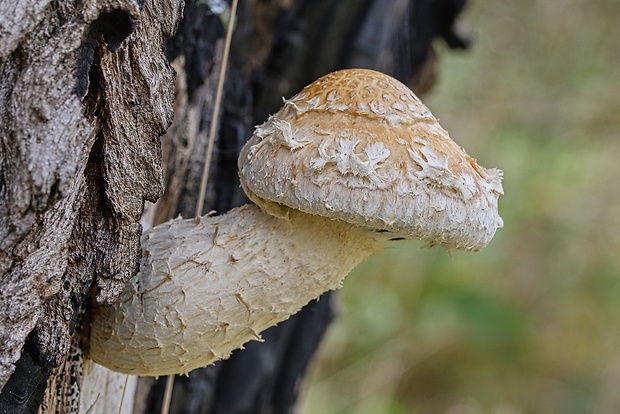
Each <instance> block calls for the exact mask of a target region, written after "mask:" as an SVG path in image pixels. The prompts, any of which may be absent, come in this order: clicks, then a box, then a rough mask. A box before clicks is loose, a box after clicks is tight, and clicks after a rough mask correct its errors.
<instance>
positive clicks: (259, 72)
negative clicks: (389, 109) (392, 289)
mask: <svg viewBox="0 0 620 414" xmlns="http://www.w3.org/2000/svg"><path fill="white" fill-rule="evenodd" d="M464 3H465V0H461V1H459V0H246V1H241V2H240V9H239V11H238V13H237V18H238V20H237V24H236V31H235V36H234V39H233V47H232V50H231V57H230V69H229V71H228V74H227V78H226V84H225V99H224V104H223V111H222V115H221V124H220V128H219V134H218V139H217V142H216V151H215V153H214V158H213V162H212V166H211V169H210V179H209V187H208V189H207V193H206V196H205V211H208V210H211V209H214V210H216V211H218V212H225V211H227V210H228V209H230V208H231V207H233V206H236V205H239V204H242V203H244V202H245V201H246V200H245V197H244V195H243V193H242V191H241V190H240V188H239V185H238V181H237V168H236V158H237V153H238V151H239V149H240V148H241V146H242V145H243V143H244V142H245V140H246V139H248V138H249V137H250V135H251V132H252V126H253V125H255V124H258V123H261V122H263V121H264V120H265V119H266V117H267V115H268V114H270V113H273V112H275V111H276V110H277V109H278V108H279V106H280V105H281V98H282V96H286V97H290V96H291V95H292V94H294V93H295V92H297V91H298V90H299V89H301V88H302V87H303V86H304V85H306V84H307V83H310V82H311V81H313V80H314V79H315V78H317V77H319V76H321V75H323V74H325V73H327V72H329V71H332V70H336V69H339V68H343V67H369V68H375V69H379V70H382V71H384V72H386V73H388V74H391V75H393V76H395V77H397V78H399V79H400V80H402V81H404V82H406V83H408V84H409V85H410V86H411V87H412V88H413V89H414V91H416V92H424V91H425V90H427V89H428V88H429V86H430V85H431V84H432V81H433V79H434V76H433V75H434V70H433V67H434V64H435V61H436V60H435V58H434V53H433V50H432V41H433V39H435V38H437V37H442V38H444V39H445V40H446V41H447V42H448V44H449V45H450V46H452V47H464V46H465V41H464V40H463V39H462V37H460V36H459V35H458V34H457V33H455V32H454V31H453V30H452V29H453V27H454V25H453V23H454V19H455V17H456V16H457V15H458V13H459V12H460V10H461V8H462V7H463V5H464ZM220 5H221V2H218V1H216V0H212V1H204V0H190V1H187V2H186V5H185V17H184V18H183V20H182V21H181V23H180V25H179V30H178V31H177V34H176V35H175V36H174V37H173V38H171V39H169V40H168V41H165V38H166V37H168V36H172V35H173V33H174V31H175V29H176V27H177V24H178V23H179V21H180V19H181V14H182V12H183V6H184V4H183V2H181V1H179V0H80V1H78V0H69V1H59V0H27V1H24V2H20V4H19V5H17V6H14V5H13V2H9V1H8V0H0V33H1V37H0V120H1V121H0V138H1V141H0V274H1V275H2V284H1V285H0V287H1V290H0V298H1V299H2V300H1V301H0V312H1V315H2V317H3V319H2V322H1V324H0V343H2V344H3V348H2V350H1V351H0V389H1V388H2V387H4V389H3V390H2V393H0V411H1V410H4V411H1V412H26V411H27V410H30V411H36V410H37V406H38V405H39V403H40V402H41V401H42V400H43V399H44V398H43V392H44V389H45V388H46V384H47V394H46V395H47V397H46V398H45V399H44V404H43V406H42V408H41V411H42V412H54V411H60V412H77V410H78V407H79V398H80V387H81V386H82V384H81V376H82V373H83V367H82V365H81V361H82V348H83V346H87V344H83V342H82V340H81V338H82V337H83V335H82V334H83V330H84V326H85V323H84V320H85V318H86V319H87V316H88V315H87V313H88V309H89V308H90V307H91V306H92V305H93V304H95V303H96V304H105V303H111V302H113V301H114V300H115V299H116V297H117V296H118V294H119V292H120V290H121V289H122V287H123V285H124V284H125V282H126V281H127V280H128V279H129V278H130V277H131V276H132V275H133V274H134V273H135V272H136V271H137V266H138V263H139V259H140V248H139V237H140V234H141V231H142V227H141V225H140V222H139V220H140V216H141V214H142V210H143V205H144V201H145V200H148V201H153V202H155V201H156V200H157V199H158V198H159V197H160V195H161V197H160V198H159V201H158V203H157V204H156V205H155V206H154V207H152V208H150V209H149V211H148V217H150V220H151V221H152V223H155V224H156V223H159V222H162V221H165V220H167V219H169V218H171V217H174V216H176V215H178V214H182V215H183V216H186V217H191V216H193V215H194V209H195V205H196V202H197V195H198V186H199V182H200V175H201V173H202V167H203V163H204V153H205V149H206V145H207V144H206V139H207V133H206V131H208V129H209V124H210V122H211V114H212V109H213V97H214V92H215V87H216V82H217V77H218V69H219V65H220V63H221V50H222V47H223V37H224V27H225V26H224V24H225V22H226V11H225V10H224V11H223V12H220V10H217V7H219V6H220ZM216 6H217V7H216ZM164 43H165V45H166V56H164V53H163V50H164V48H163V45H164ZM168 62H171V63H170V64H169V63H168ZM171 66H172V67H174V69H175V71H176V73H177V77H176V81H175V79H174V76H173V71H172V69H171ZM173 99H174V106H173ZM173 109H174V122H173V123H172V126H171V127H170V128H169V129H168V132H167V133H166V135H165V136H164V137H163V138H162V140H161V142H160V136H161V135H163V134H164V132H165V131H166V129H167V128H168V127H169V125H170V123H171V122H172V116H173ZM162 149H163V159H162V156H161V154H162ZM162 165H163V170H162ZM163 183H165V184H166V185H165V190H164V186H163ZM333 314H334V311H333V308H332V307H331V300H330V296H329V295H327V296H325V297H324V298H322V299H321V300H320V301H318V302H315V303H312V304H310V305H309V306H308V308H306V309H305V310H304V311H302V312H300V313H299V314H298V315H295V316H294V317H293V318H291V319H290V320H289V321H287V322H286V323H283V324H280V325H279V326H278V327H277V328H272V329H270V330H268V331H267V332H265V333H264V335H263V337H264V338H265V339H266V341H265V343H262V344H261V343H251V344H249V345H248V346H247V347H246V350H245V351H243V352H235V353H234V354H233V356H232V358H231V359H229V360H227V361H222V362H220V363H217V364H216V365H215V366H212V367H208V368H206V369H202V370H196V371H194V372H192V373H191V374H190V376H189V377H183V378H180V379H177V382H176V386H175V390H174V395H173V405H172V409H171V412H173V413H174V412H185V413H198V412H210V413H216V412H226V413H263V412H288V411H290V410H291V409H292V407H293V406H294V403H295V400H296V395H297V386H298V384H299V382H300V380H301V379H302V378H303V375H304V372H305V369H306V367H307V364H308V363H309V361H310V359H311V357H312V355H313V353H314V351H315V349H316V347H317V345H318V343H319V341H320V338H321V337H322V334H323V333H324V331H325V329H326V327H327V326H328V324H329V321H330V320H331V319H332V318H333ZM71 344H73V345H71ZM70 350H71V351H70ZM54 369H56V375H54V376H52V377H49V376H50V374H51V373H52V371H53V370H54ZM48 377H49V378H48ZM9 378H10V379H9ZM5 384H6V385H5ZM162 387H163V381H161V380H160V381H155V380H149V379H141V380H140V384H139V386H138V396H137V401H136V407H142V408H136V410H135V412H157V411H156V410H157V409H158V407H159V406H160V405H161V397H160V395H161V389H162ZM100 398H103V397H100ZM95 400H96V398H95ZM108 402H109V401H108ZM109 407H113V404H112V403H110V405H109ZM86 409H88V407H86ZM83 410H84V408H83Z"/></svg>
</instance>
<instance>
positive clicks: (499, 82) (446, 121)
mask: <svg viewBox="0 0 620 414" xmlns="http://www.w3.org/2000/svg"><path fill="white" fill-rule="evenodd" d="M463 20H465V21H467V22H468V23H469V24H470V25H471V26H472V29H473V31H474V35H475V43H474V45H473V48H472V49H471V50H470V51H468V52H467V53H455V52H449V53H448V52H447V51H446V53H443V51H442V53H441V56H442V65H441V76H440V79H439V83H438V85H437V87H436V88H435V90H434V91H433V92H432V94H431V95H430V96H427V97H425V102H426V103H427V105H428V106H429V107H430V108H431V110H432V112H433V113H434V115H435V116H437V117H438V118H440V119H441V123H442V125H443V126H444V127H445V128H446V129H447V130H448V131H449V132H450V135H451V136H452V138H453V139H454V140H455V141H457V142H458V143H459V144H460V145H461V146H463V147H464V148H466V150H467V152H468V153H469V154H470V155H472V156H473V157H475V158H476V159H478V161H479V163H480V164H481V165H483V166H485V167H498V168H500V169H502V170H504V190H505V193H506V194H505V196H503V197H502V198H501V199H500V213H501V215H502V216H503V218H504V221H505V227H504V228H503V229H500V230H499V231H498V233H497V235H496V236H495V239H494V240H493V241H492V242H491V244H490V245H489V246H488V247H487V248H486V249H485V250H483V251H482V252H479V253H454V254H452V255H450V254H449V253H447V252H446V251H444V250H441V249H426V248H423V245H422V244H421V243H416V242H400V243H397V244H394V245H392V246H389V247H388V248H387V249H386V251H385V252H383V253H382V254H378V255H375V256H373V257H372V258H371V259H370V260H368V261H367V262H366V263H364V264H363V265H361V266H360V267H359V268H358V269H356V270H355V271H354V273H353V274H351V275H350V276H349V277H348V278H347V279H346V280H345V285H344V289H342V290H341V291H340V293H339V302H340V316H339V319H338V320H337V322H336V323H335V324H334V326H332V328H331V329H330V331H329V333H328V335H327V337H326V339H325V341H324V343H323V345H322V348H321V353H320V355H319V356H318V357H317V359H316V361H315V364H314V366H313V367H312V371H311V375H310V380H309V381H308V383H307V384H305V387H304V389H305V391H304V398H303V402H302V412H304V413H307V414H314V413H325V414H329V413H363V414H375V413H399V414H400V413H407V414H408V413H447V414H470V413H471V414H475V413H493V414H521V413H544V414H546V413H562V414H572V413H575V414H583V413H610V414H611V413H620V139H619V136H618V135H619V131H620V1H618V0H598V1H587V0H563V1H553V0H539V1H536V0H519V1H491V0H474V1H472V2H471V5H470V7H469V9H468V11H467V13H466V14H465V16H464V19H463ZM438 46H440V45H438ZM440 49H441V47H440Z"/></svg>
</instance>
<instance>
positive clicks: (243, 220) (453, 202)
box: [89, 69, 502, 376]
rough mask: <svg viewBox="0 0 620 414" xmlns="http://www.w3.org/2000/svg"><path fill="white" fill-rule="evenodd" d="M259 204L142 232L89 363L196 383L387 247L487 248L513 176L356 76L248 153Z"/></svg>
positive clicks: (305, 98)
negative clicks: (192, 378) (195, 373)
mask: <svg viewBox="0 0 620 414" xmlns="http://www.w3.org/2000/svg"><path fill="white" fill-rule="evenodd" d="M238 164H239V170H240V178H241V183H242V186H243V188H244V190H245V191H246V193H247V194H248V196H249V197H250V198H251V199H252V201H254V203H255V204H252V205H247V206H243V207H239V208H236V209H233V210H231V211H230V212H228V213H227V214H225V215H222V216H205V217H202V218H197V219H186V220H182V219H175V220H172V221H170V222H167V223H164V224H161V225H159V226H156V227H154V228H152V229H150V230H148V231H146V232H145V233H144V235H143V236H142V249H143V258H142V262H141V266H140V272H139V273H138V274H137V275H136V276H135V277H134V278H133V279H132V280H131V281H130V282H129V283H128V284H127V286H126V288H125V291H124V292H123V294H122V295H121V297H120V298H119V300H118V301H117V303H116V304H115V305H114V306H112V307H101V308H99V309H97V310H96V311H95V312H94V314H93V318H92V324H91V335H90V351H89V355H90V357H91V358H92V359H93V360H94V361H96V362H98V363H100V364H102V365H104V366H106V367H108V368H110V369H112V370H115V371H120V372H124V373H128V374H135V375H152V376H159V375H166V374H173V373H186V372H188V371H190V370H192V369H194V368H198V367H202V366H205V365H208V364H210V363H213V362H215V361H217V360H219V359H224V358H227V357H228V356H229V355H230V353H231V352H232V351H233V350H234V349H237V348H240V347H242V345H243V344H244V343H246V342H247V341H250V340H253V339H256V340H260V335H259V334H260V332H261V331H263V330H264V329H266V328H268V327H270V326H273V325H275V324H277V323H278V322H281V321H283V320H286V319H287V318H288V317H289V316H290V315H292V314H294V313H295V312H297V311H298V310H299V309H301V308H302V307H303V306H304V305H305V304H307V303H308V302H309V301H310V300H312V299H314V298H317V297H318V296H320V295H321V294H322V293H323V292H325V291H328V290H332V289H337V288H339V287H340V286H341V284H342V281H343V279H344V277H345V276H346V275H347V274H348V273H349V272H350V271H351V270H352V269H353V268H354V267H355V266H356V265H357V264H359V263H360V262H362V261H363V260H365V259H366V258H367V257H368V256H369V255H370V254H372V253H373V252H376V251H379V250H381V249H382V247H383V245H384V244H385V243H386V242H387V241H388V240H394V239H402V238H405V239H421V240H425V241H426V242H427V243H428V244H429V245H442V246H445V247H446V248H447V249H450V250H453V249H460V250H472V251H476V250H479V249H481V248H483V247H484V246H485V245H486V244H487V243H488V242H489V241H490V240H491V238H492V237H493V235H494V234H495V231H496V230H497V228H499V227H501V226H502V220H501V218H500V217H499V215H498V212H497V201H498V197H499V195H500V194H502V186H501V172H500V171H498V170H494V169H491V170H486V169H484V168H482V167H480V166H478V165H477V164H476V161H475V160H474V159H473V158H471V157H469V156H468V155H467V154H465V152H464V151H463V150H462V149H461V148H460V147H459V146H458V145H457V144H456V143H454V142H453V141H452V140H451V139H450V138H449V136H448V134H447V132H446V131H445V130H444V129H443V128H441V126H440V125H439V123H438V122H437V120H436V119H435V118H434V117H433V115H432V114H431V113H430V111H429V110H428V109H427V108H426V106H424V104H422V102H421V101H420V100H419V99H418V98H417V97H416V96H415V95H414V94H413V93H412V92H411V91H410V90H409V89H408V88H407V87H406V86H404V85H403V84H401V83H400V82H398V81H397V80H395V79H393V78H391V77H389V76H387V75H384V74H382V73H379V72H375V71H371V70H363V69H352V70H343V71H339V72H334V73H331V74H329V75H326V76H324V77H322V78H320V79H318V80H317V81H315V82H314V83H312V84H311V85H309V86H307V87H306V88H304V89H303V90H302V91H301V92H299V93H298V94H297V95H295V96H294V97H293V98H291V99H289V100H286V101H285V102H284V106H283V107H282V108H281V109H280V111H278V112H277V113H276V114H274V115H273V116H271V117H270V118H269V120H267V122H265V123H264V124H263V125H260V126H258V127H257V128H256V131H255V133H254V135H253V136H252V138H251V139H250V140H249V141H248V143H247V144H246V145H245V146H244V148H243V149H242V151H241V154H240V156H239V162H238Z"/></svg>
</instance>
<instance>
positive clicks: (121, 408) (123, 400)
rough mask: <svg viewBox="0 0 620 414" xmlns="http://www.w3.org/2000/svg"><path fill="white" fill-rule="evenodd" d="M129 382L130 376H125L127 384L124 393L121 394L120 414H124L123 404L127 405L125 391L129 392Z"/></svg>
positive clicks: (124, 386)
mask: <svg viewBox="0 0 620 414" xmlns="http://www.w3.org/2000/svg"><path fill="white" fill-rule="evenodd" d="M128 382H129V375H125V384H124V385H123V393H122V394H121V405H120V406H119V407H118V414H122V412H123V404H124V403H125V391H126V390H127V383H128Z"/></svg>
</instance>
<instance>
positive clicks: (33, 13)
mask: <svg viewBox="0 0 620 414" xmlns="http://www.w3.org/2000/svg"><path fill="white" fill-rule="evenodd" d="M181 14H182V3H180V2H179V1H174V0H171V1H152V0H146V1H144V2H142V1H133V0H91V1H78V0H74V1H35V0H32V1H27V2H21V3H20V4H19V5H13V4H11V3H10V2H8V1H3V2H1V3H0V16H2V17H0V33H2V38H0V119H2V122H1V125H0V196H1V198H0V274H1V275H2V276H1V277H2V284H1V286H2V289H1V290H0V315H1V316H2V323H1V324H0V342H1V343H3V350H2V352H1V353H0V388H1V387H3V386H4V385H5V383H6V382H7V381H8V379H9V377H10V376H11V374H13V372H14V371H15V367H16V365H17V366H18V367H19V368H20V370H21V369H23V370H25V372H31V371H32V372H36V373H38V374H37V377H38V378H40V381H38V382H37V384H43V383H44V379H45V377H46V376H47V375H48V374H49V373H50V372H51V370H52V369H53V368H54V367H56V366H58V365H59V364H60V363H62V362H63V361H64V360H65V358H66V356H67V353H68V350H69V344H70V338H71V335H72V332H73V330H74V327H75V326H76V324H75V321H76V318H77V315H78V313H79V310H80V308H81V306H82V304H83V303H84V301H85V299H86V298H87V296H88V294H89V293H90V290H91V288H92V289H94V291H95V294H94V296H95V297H96V299H95V300H96V301H98V302H100V303H110V302H112V301H114V300H115V299H116V297H117V295H118V294H119V292H120V290H121V289H122V286H123V285H124V283H125V282H126V281H127V280H128V279H129V278H130V277H131V276H132V275H133V274H134V273H135V272H136V271H137V263H138V260H139V257H140V246H139V237H140V234H141V231H142V229H141V226H140V224H139V219H140V216H141V213H142V208H143V203H144V200H151V201H155V200H156V199H157V198H158V197H159V195H160V193H161V191H162V185H163V180H162V175H161V167H160V164H161V150H160V144H159V137H160V135H161V134H163V133H164V132H165V130H166V128H167V127H168V125H169V123H170V122H171V120H172V114H173V112H172V100H173V73H172V71H171V68H170V66H169V64H168V62H167V60H166V58H165V56H164V55H163V52H162V45H163V41H164V37H165V36H171V35H172V34H173V32H174V30H175V28H176V25H177V22H178V20H179V19H180V18H181ZM22 354H23V355H22ZM20 356H22V359H21V360H20ZM17 374H18V375H20V373H19V372H18V373H17ZM35 388H36V387H35ZM39 388H40V387H39ZM33 392H34V390H33V389H32V387H30V388H28V387H26V388H23V387H21V388H20V386H19V384H16V383H15V382H14V381H12V382H11V384H10V387H9V390H8V391H7V392H3V393H2V394H0V406H1V407H3V408H6V407H13V405H15V406H17V407H19V406H24V407H26V406H28V404H29V403H30V400H31V398H32V395H33ZM11 404H13V405H11ZM15 410H17V408H15Z"/></svg>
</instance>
